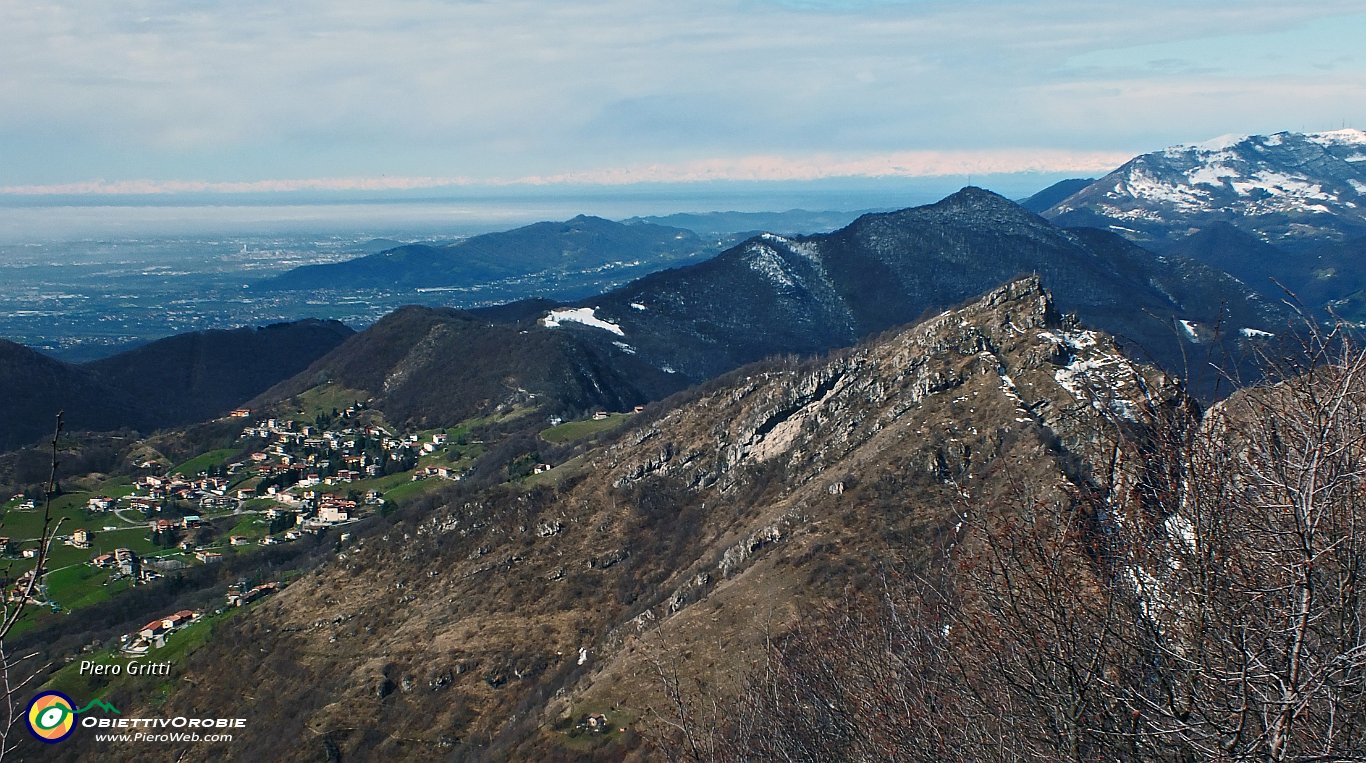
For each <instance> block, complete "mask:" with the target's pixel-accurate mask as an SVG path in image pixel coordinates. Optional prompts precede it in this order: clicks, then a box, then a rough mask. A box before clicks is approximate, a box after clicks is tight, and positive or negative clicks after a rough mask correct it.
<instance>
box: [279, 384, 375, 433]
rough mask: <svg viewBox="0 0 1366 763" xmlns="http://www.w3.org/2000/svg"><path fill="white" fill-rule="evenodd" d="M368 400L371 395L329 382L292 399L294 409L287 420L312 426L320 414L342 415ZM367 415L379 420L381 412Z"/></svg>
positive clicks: (372, 412) (290, 402)
mask: <svg viewBox="0 0 1366 763" xmlns="http://www.w3.org/2000/svg"><path fill="white" fill-rule="evenodd" d="M368 399H370V395H369V394H367V393H365V392H359V391H357V390H354V389H347V388H346V387H343V386H341V385H340V384H333V383H332V382H327V383H326V384H320V385H318V386H316V387H313V388H312V389H309V390H306V391H304V392H302V393H300V394H299V395H298V396H297V397H293V398H290V399H289V404H290V405H292V406H293V407H294V408H293V410H292V411H291V412H290V415H289V416H288V417H287V418H290V419H293V420H294V421H297V422H299V423H301V424H312V423H313V421H314V420H315V419H317V418H318V415H319V414H322V415H324V416H331V415H332V411H337V412H338V413H340V412H341V411H344V410H346V409H347V407H349V406H351V405H353V404H354V403H356V402H357V401H362V402H363V401H365V400H368ZM367 413H368V414H369V415H370V416H372V417H374V418H376V419H378V418H379V411H367Z"/></svg>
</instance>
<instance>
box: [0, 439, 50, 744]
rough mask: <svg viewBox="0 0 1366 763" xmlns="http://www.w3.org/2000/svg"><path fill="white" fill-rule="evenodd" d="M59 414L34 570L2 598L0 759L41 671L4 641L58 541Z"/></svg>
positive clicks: (33, 593)
mask: <svg viewBox="0 0 1366 763" xmlns="http://www.w3.org/2000/svg"><path fill="white" fill-rule="evenodd" d="M62 423H63V422H62V413H61V412H58V413H57V421H56V424H55V426H54V427H53V431H52V442H51V446H52V451H51V454H52V463H51V470H50V472H49V474H48V480H47V487H46V489H45V490H44V494H43V523H42V529H41V531H40V532H39V534H38V539H37V540H38V553H37V556H36V557H35V558H34V565H33V569H32V571H31V573H30V574H28V575H27V577H26V578H25V579H24V581H23V582H22V583H21V584H20V585H19V586H17V587H16V588H15V590H14V591H13V593H12V595H7V596H5V601H4V604H3V608H0V693H2V694H0V703H3V704H0V759H3V758H4V757H5V756H6V755H8V754H9V753H11V752H13V751H14V749H15V747H16V746H17V744H18V737H19V735H18V734H16V730H17V728H18V727H19V725H20V721H21V720H22V719H23V717H24V713H25V706H24V703H23V700H22V695H23V693H24V692H25V689H26V688H27V687H28V686H29V685H30V684H32V683H33V682H34V681H36V680H37V678H38V676H39V675H41V673H42V667H33V666H32V664H31V661H32V660H33V659H34V658H35V657H37V656H38V655H37V653H36V652H34V653H29V654H22V655H18V656H14V655H11V654H10V652H9V650H8V649H6V647H5V638H6V637H7V636H8V635H9V634H10V631H12V630H13V629H14V626H15V625H16V624H17V623H19V622H20V618H21V617H22V615H23V613H24V611H25V610H26V609H27V608H28V607H29V606H30V605H32V604H33V602H34V600H35V598H36V596H37V594H38V593H39V592H40V591H41V589H42V588H41V587H42V583H41V581H42V579H43V574H44V572H45V570H46V568H47V560H48V555H49V553H50V551H51V547H52V541H53V539H54V538H56V537H57V531H58V529H59V528H60V527H61V521H60V520H56V519H53V517H52V499H53V498H54V497H56V494H57V467H58V465H59V460H58V454H59V448H60V444H61V435H62Z"/></svg>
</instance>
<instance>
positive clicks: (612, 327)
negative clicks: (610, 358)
mask: <svg viewBox="0 0 1366 763" xmlns="http://www.w3.org/2000/svg"><path fill="white" fill-rule="evenodd" d="M595 310H596V308H592V307H573V308H566V309H557V310H551V311H550V314H549V315H547V316H546V317H544V318H542V319H541V325H543V326H545V327H546V328H548V329H556V328H559V327H560V326H562V325H564V324H565V323H581V324H583V325H585V326H592V327H593V328H595V329H602V330H604V331H610V332H612V333H613V334H616V335H617V336H626V332H625V331H622V330H621V326H618V325H617V324H615V323H609V322H607V321H605V320H603V319H601V318H599V317H597V316H596V315H594V314H593V313H594V311H595Z"/></svg>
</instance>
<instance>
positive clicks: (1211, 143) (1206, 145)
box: [1181, 133, 1251, 152]
mask: <svg viewBox="0 0 1366 763" xmlns="http://www.w3.org/2000/svg"><path fill="white" fill-rule="evenodd" d="M1249 137H1251V136H1249V135H1237V134H1234V133H1229V134H1228V135H1220V136H1219V137H1217V138H1210V139H1209V140H1207V141H1205V142H1203V143H1192V144H1191V145H1189V146H1181V148H1194V149H1197V150H1199V151H1210V152H1213V151H1225V150H1227V149H1230V148H1233V147H1234V146H1236V145H1238V144H1239V143H1242V142H1243V141H1245V140H1247V139H1248V138H1249Z"/></svg>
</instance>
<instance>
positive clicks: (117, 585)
mask: <svg viewBox="0 0 1366 763" xmlns="http://www.w3.org/2000/svg"><path fill="white" fill-rule="evenodd" d="M46 582H47V595H48V598H49V599H51V600H52V601H53V602H54V603H56V604H58V605H59V606H61V607H62V609H65V610H72V609H80V608H81V607H88V606H90V605H91V604H97V603H99V602H101V601H106V600H108V599H109V598H110V597H112V596H113V595H114V594H116V593H119V592H121V591H126V590H128V581H127V580H126V579H122V580H116V581H113V582H112V583H111V582H110V581H109V571H108V570H99V569H95V568H94V567H91V566H89V565H87V564H78V565H75V566H72V567H65V568H62V569H57V570H54V571H53V572H50V573H48V575H47V578H46Z"/></svg>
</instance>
